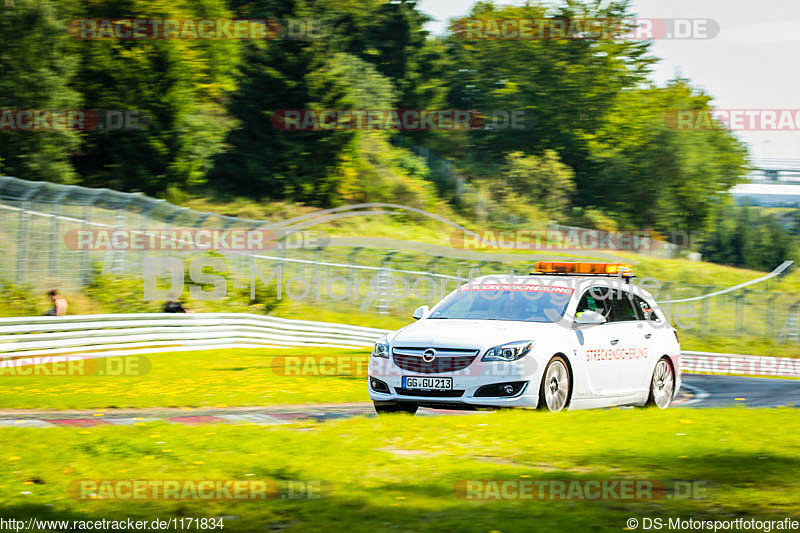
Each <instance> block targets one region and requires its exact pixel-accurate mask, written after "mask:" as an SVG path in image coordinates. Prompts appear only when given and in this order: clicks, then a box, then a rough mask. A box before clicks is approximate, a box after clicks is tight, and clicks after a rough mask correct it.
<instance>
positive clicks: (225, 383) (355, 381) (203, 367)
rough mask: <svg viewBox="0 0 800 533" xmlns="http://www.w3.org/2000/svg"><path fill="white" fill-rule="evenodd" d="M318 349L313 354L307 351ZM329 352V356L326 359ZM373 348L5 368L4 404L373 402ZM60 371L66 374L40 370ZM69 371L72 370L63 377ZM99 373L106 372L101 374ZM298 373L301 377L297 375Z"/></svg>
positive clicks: (1, 373) (0, 373) (0, 383)
mask: <svg viewBox="0 0 800 533" xmlns="http://www.w3.org/2000/svg"><path fill="white" fill-rule="evenodd" d="M311 354H313V356H314V357H311V358H309V357H306V356H308V355H311ZM323 357H325V358H326V359H323ZM368 358H369V350H367V349H365V350H343V349H324V348H315V349H314V350H313V351H311V350H309V349H307V348H287V349H248V350H214V351H198V352H177V353H159V354H146V353H144V352H143V355H141V356H128V357H115V358H112V359H110V360H105V359H94V360H87V361H83V362H82V363H83V364H82V366H81V367H77V368H76V370H75V371H71V370H68V369H67V368H66V366H64V367H62V368H61V369H60V370H57V368H56V369H54V368H53V365H43V367H44V368H40V369H36V368H31V367H28V368H27V369H26V370H25V371H28V372H30V373H31V375H28V376H20V375H13V374H14V373H15V372H18V370H16V371H15V369H13V368H0V387H2V389H3V394H2V395H0V408H32V409H34V408H35V409H95V408H98V409H100V408H130V407H232V406H248V405H274V404H300V403H320V402H359V401H368V400H369V399H368V397H367V381H366V365H367V360H368ZM45 370H50V371H51V372H52V371H53V370H57V371H58V372H60V373H61V375H42V372H43V371H45ZM64 373H69V375H63V374H64ZM99 373H102V374H103V375H98V374H99ZM298 374H300V375H298Z"/></svg>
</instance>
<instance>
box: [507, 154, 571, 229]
mask: <svg viewBox="0 0 800 533" xmlns="http://www.w3.org/2000/svg"><path fill="white" fill-rule="evenodd" d="M500 179H501V182H506V183H507V184H508V186H509V187H510V188H511V189H512V190H513V191H514V193H516V194H518V195H520V196H523V197H525V198H527V199H528V200H529V201H530V202H531V203H532V204H533V205H535V206H537V207H539V208H541V209H543V210H544V211H547V212H549V213H551V214H558V213H562V212H564V211H565V210H566V208H567V206H568V205H569V203H570V197H571V196H572V194H573V193H574V192H575V182H574V180H573V173H572V169H571V168H569V167H568V166H566V165H564V164H563V163H562V162H561V160H560V159H559V158H558V154H557V153H556V152H554V151H553V150H545V152H544V154H543V155H542V157H536V156H535V155H526V154H524V153H523V152H511V153H510V154H508V155H507V156H506V165H505V167H504V171H503V175H502V178H500Z"/></svg>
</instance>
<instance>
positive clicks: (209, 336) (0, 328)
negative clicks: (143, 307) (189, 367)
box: [0, 313, 386, 366]
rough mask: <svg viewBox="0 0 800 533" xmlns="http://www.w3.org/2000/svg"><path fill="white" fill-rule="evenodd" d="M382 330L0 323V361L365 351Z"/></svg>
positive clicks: (240, 318)
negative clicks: (314, 349) (250, 351)
mask: <svg viewBox="0 0 800 533" xmlns="http://www.w3.org/2000/svg"><path fill="white" fill-rule="evenodd" d="M385 333H386V330H382V329H376V328H366V327H360V326H348V325H344V324H334V323H331V322H313V321H309V320H291V319H286V318H276V317H269V316H263V315H253V314H247V313H185V314H184V313H132V314H119V315H68V316H59V317H51V316H41V317H39V316H37V317H14V318H0V361H2V362H5V364H6V366H25V365H29V364H34V363H38V362H42V359H41V358H43V357H52V356H65V357H70V358H71V357H81V358H97V357H110V356H118V355H132V354H149V353H157V352H182V351H192V350H217V349H218V350H224V349H229V348H281V347H294V346H296V347H302V346H317V347H320V346H322V347H331V348H366V347H371V346H372V345H373V344H374V343H375V341H376V340H378V339H379V338H380V337H381V336H383V335H384V334H385Z"/></svg>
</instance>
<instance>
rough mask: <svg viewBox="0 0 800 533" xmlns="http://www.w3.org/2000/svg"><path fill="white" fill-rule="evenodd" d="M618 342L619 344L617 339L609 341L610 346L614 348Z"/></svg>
mask: <svg viewBox="0 0 800 533" xmlns="http://www.w3.org/2000/svg"><path fill="white" fill-rule="evenodd" d="M618 342H619V339H611V345H612V346H616V344H617V343H618Z"/></svg>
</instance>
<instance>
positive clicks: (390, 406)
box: [373, 402, 419, 415]
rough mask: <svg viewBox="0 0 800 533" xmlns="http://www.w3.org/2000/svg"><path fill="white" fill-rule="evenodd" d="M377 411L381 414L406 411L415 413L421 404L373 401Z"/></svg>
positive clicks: (410, 413) (408, 413)
mask: <svg viewBox="0 0 800 533" xmlns="http://www.w3.org/2000/svg"><path fill="white" fill-rule="evenodd" d="M373 405H374V406H375V412H376V413H378V414H379V415H388V414H395V413H405V414H407V415H414V414H416V412H417V409H419V405H417V404H415V403H409V402H401V403H378V402H373Z"/></svg>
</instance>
